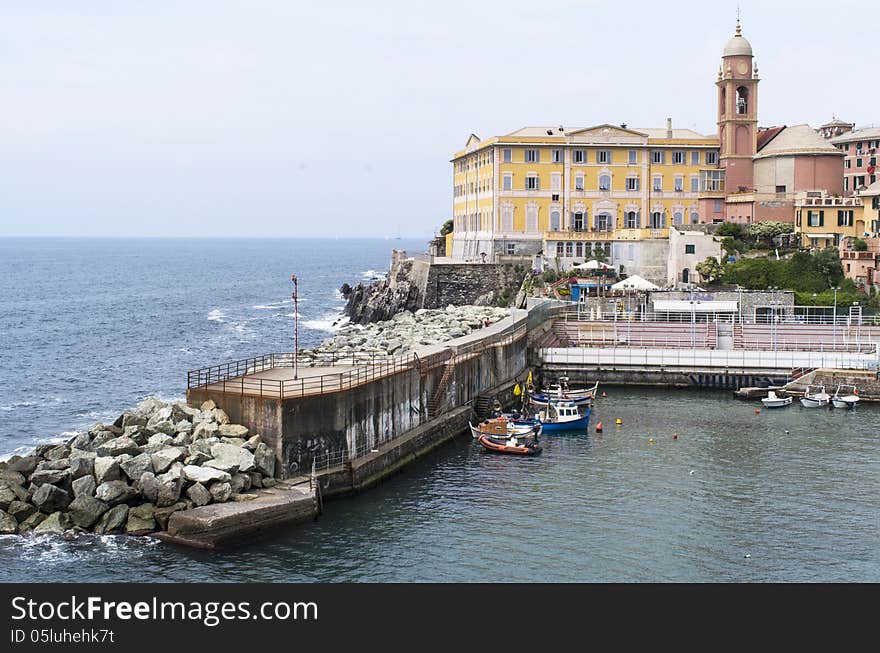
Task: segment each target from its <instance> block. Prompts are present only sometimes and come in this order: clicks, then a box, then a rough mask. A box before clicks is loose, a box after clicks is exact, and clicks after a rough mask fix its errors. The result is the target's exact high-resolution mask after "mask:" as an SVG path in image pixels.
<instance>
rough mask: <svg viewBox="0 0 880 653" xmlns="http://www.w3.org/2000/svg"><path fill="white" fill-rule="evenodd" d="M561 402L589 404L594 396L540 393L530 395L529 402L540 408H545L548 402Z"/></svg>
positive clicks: (578, 404)
mask: <svg viewBox="0 0 880 653" xmlns="http://www.w3.org/2000/svg"><path fill="white" fill-rule="evenodd" d="M560 402H572V403H574V404H575V405H576V406H589V405H591V404H592V403H593V397H592V396H590V395H587V396H585V397H570V396H568V395H562V396H561V397H560V396H556V395H548V394H544V393H539V394H535V395H530V396H529V403H530V404H531V405H532V406H537V407H538V408H544V407H545V406H547V405H548V404H558V403H560Z"/></svg>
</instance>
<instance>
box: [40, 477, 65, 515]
mask: <svg viewBox="0 0 880 653" xmlns="http://www.w3.org/2000/svg"><path fill="white" fill-rule="evenodd" d="M70 499H71V497H70V494H69V493H67V492H66V491H65V490H62V489H61V488H60V487H56V486H54V485H50V484H49V483H46V484H44V485H41V486H40V487H39V488H37V491H36V492H34V496H33V497H31V502H32V503H33V504H34V505H35V506H36V507H37V508H39V509H40V512H45V513H47V514H48V513H51V512H56V511H59V510H64V509H66V508H67V506H68V505H70Z"/></svg>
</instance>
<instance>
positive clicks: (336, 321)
mask: <svg viewBox="0 0 880 653" xmlns="http://www.w3.org/2000/svg"><path fill="white" fill-rule="evenodd" d="M348 322H349V318H348V316H347V315H343V314H342V313H330V314H328V315H324V316H322V317H321V318H319V319H317V320H306V321H305V322H303V326H305V327H306V328H308V329H313V330H314V331H339V330H340V329H341V328H342V327H344V326H346V325H347V324H348Z"/></svg>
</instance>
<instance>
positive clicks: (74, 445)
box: [68, 433, 92, 449]
mask: <svg viewBox="0 0 880 653" xmlns="http://www.w3.org/2000/svg"><path fill="white" fill-rule="evenodd" d="M91 443H92V439H91V438H90V437H89V434H88V433H80V434H79V435H77V436H76V437H75V438H73V439H72V440H71V441H70V442H69V443H68V444H70V448H71V449H88V448H89V445H90V444H91Z"/></svg>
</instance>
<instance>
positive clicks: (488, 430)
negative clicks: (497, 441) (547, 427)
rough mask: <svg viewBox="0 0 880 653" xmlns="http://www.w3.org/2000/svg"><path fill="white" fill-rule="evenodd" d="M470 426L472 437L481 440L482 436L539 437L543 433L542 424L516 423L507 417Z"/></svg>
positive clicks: (495, 418)
mask: <svg viewBox="0 0 880 653" xmlns="http://www.w3.org/2000/svg"><path fill="white" fill-rule="evenodd" d="M468 424H469V425H470V427H471V435H473V436H474V438H475V439H476V438H479V437H480V436H481V435H488V436H490V437H500V438H506V437H513V436H526V435H532V434H533V435H535V436H537V435H538V434H540V433H541V424H540V423H538V424H535V423H516V422H514V421H513V420H511V419H508V418H507V417H494V418H492V419H487V420H485V421H483V422H480V423H479V424H477V425H476V426H474V425H473V424H470V423H468Z"/></svg>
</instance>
